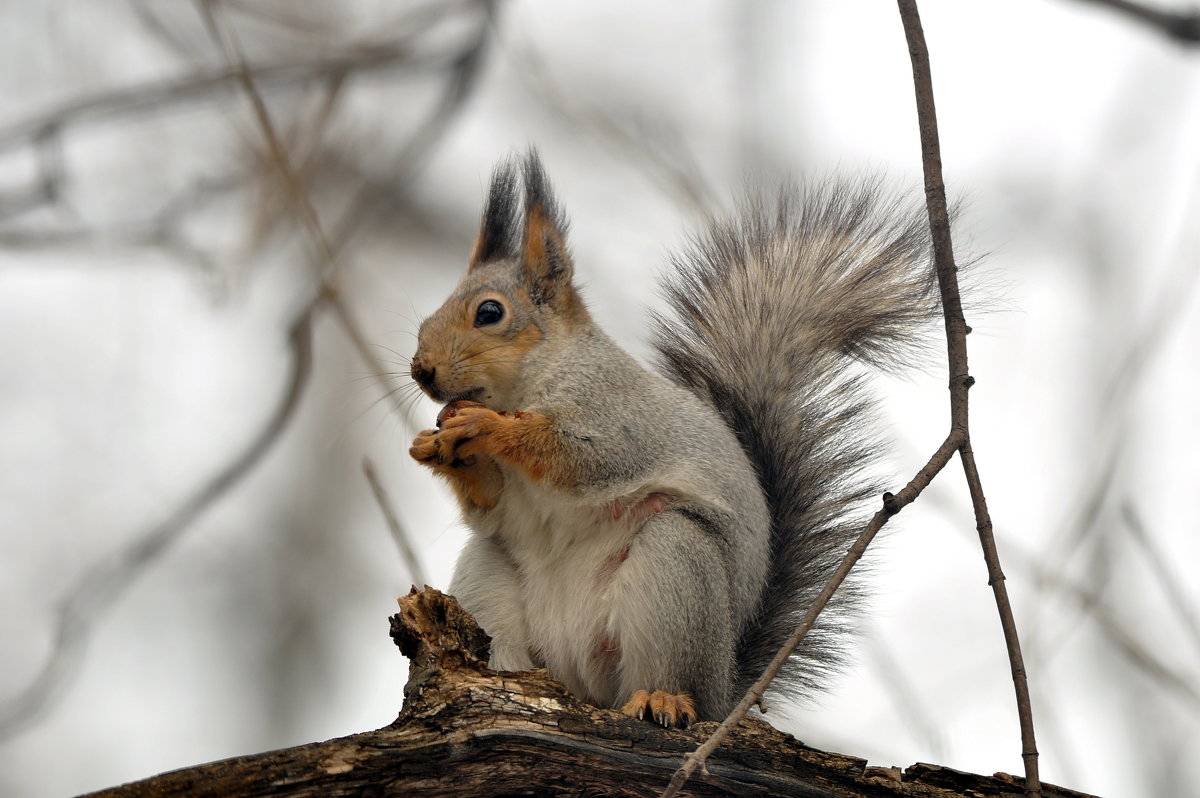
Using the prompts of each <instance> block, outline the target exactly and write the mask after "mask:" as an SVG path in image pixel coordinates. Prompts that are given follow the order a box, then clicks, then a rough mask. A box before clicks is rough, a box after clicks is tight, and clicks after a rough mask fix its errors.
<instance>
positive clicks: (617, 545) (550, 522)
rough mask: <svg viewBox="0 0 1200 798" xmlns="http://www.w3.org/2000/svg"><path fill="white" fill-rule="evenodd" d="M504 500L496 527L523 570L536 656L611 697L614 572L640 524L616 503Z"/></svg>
mask: <svg viewBox="0 0 1200 798" xmlns="http://www.w3.org/2000/svg"><path fill="white" fill-rule="evenodd" d="M506 499H507V501H504V502H502V503H501V504H500V505H499V506H497V507H496V508H495V509H496V510H499V511H500V513H499V514H497V516H496V517H495V518H494V519H493V522H494V523H496V524H497V528H496V529H494V530H493V533H494V534H498V535H499V536H500V537H501V539H502V540H504V542H505V547H506V549H507V550H508V552H509V554H510V556H511V557H512V558H513V561H514V564H515V565H516V566H517V570H518V573H519V575H520V582H521V593H522V596H521V598H522V604H523V609H524V612H525V623H526V627H527V629H528V632H529V637H530V643H531V647H532V649H533V650H532V651H531V654H532V655H533V656H534V658H535V660H539V661H541V662H542V663H544V664H545V666H546V667H547V668H549V669H550V672H551V673H552V674H553V675H554V676H555V677H556V678H558V679H561V680H562V681H564V682H565V683H566V684H567V686H568V688H569V689H571V690H573V691H574V692H576V693H577V694H579V695H583V696H586V697H588V698H590V699H591V700H593V701H597V702H600V703H609V702H610V701H611V700H612V698H613V696H612V695H610V694H611V693H613V692H614V691H615V677H614V673H613V671H614V669H615V665H616V649H615V642H614V640H613V636H612V633H611V631H610V629H611V625H612V624H611V621H612V614H613V612H614V610H615V608H616V607H617V606H618V605H620V603H621V601H622V597H621V596H619V595H614V589H615V586H614V584H613V581H614V580H613V576H614V575H615V574H616V572H617V570H618V569H619V568H620V567H621V565H622V564H623V563H624V561H625V559H626V558H627V557H628V553H629V546H630V543H631V541H632V540H633V537H634V536H635V535H636V533H637V527H638V526H639V525H638V524H633V523H629V522H628V521H629V520H631V519H626V518H625V517H622V516H623V514H619V513H617V512H616V511H614V510H613V509H612V507H611V506H610V505H601V506H598V507H597V506H588V505H586V504H584V503H582V502H571V501H567V500H564V499H561V498H559V499H554V500H549V501H547V500H546V499H545V497H536V500H535V497H523V496H520V495H519V494H510V495H508V496H507V497H506ZM520 499H526V501H520Z"/></svg>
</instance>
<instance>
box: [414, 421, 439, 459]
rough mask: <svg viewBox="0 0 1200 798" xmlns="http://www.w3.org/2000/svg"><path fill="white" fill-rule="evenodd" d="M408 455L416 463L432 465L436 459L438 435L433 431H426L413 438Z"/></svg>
mask: <svg viewBox="0 0 1200 798" xmlns="http://www.w3.org/2000/svg"><path fill="white" fill-rule="evenodd" d="M408 455H409V457H411V458H412V459H414V460H416V461H417V462H418V463H430V464H432V463H434V462H436V461H437V457H438V433H437V430H435V429H427V430H423V431H422V432H420V433H418V434H417V437H415V438H413V442H412V446H410V447H409V449H408Z"/></svg>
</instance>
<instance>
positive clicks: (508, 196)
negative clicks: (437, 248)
mask: <svg viewBox="0 0 1200 798" xmlns="http://www.w3.org/2000/svg"><path fill="white" fill-rule="evenodd" d="M517 236H518V231H517V164H516V163H514V162H513V161H512V159H509V160H506V161H504V162H502V163H501V164H500V165H498V166H497V167H496V171H494V172H492V185H491V187H490V188H489V189H488V197H487V204H486V205H485V206H484V208H483V219H482V220H481V221H480V223H479V238H477V239H476V240H475V249H474V250H473V251H472V252H471V260H470V261H469V262H468V265H467V270H468V271H470V270H471V269H474V268H476V267H477V266H479V265H481V264H483V263H487V262H489V261H493V260H499V259H501V258H515V257H516V256H517V246H518V238H517Z"/></svg>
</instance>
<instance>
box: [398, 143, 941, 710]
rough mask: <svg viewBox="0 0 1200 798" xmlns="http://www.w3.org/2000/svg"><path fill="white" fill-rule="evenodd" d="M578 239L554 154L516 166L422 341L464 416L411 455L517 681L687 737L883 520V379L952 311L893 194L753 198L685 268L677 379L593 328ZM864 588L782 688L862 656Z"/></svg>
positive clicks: (479, 613)
mask: <svg viewBox="0 0 1200 798" xmlns="http://www.w3.org/2000/svg"><path fill="white" fill-rule="evenodd" d="M522 185H523V195H524V202H523V205H522V203H521V195H522ZM566 232H567V223H566V219H565V217H564V215H563V213H562V212H561V210H560V209H559V206H558V204H557V202H556V201H555V199H554V196H553V194H552V192H551V189H550V186H549V184H548V182H547V179H546V176H545V173H544V171H543V167H542V165H541V161H540V160H539V158H538V156H537V154H536V152H534V151H532V150H531V151H530V152H529V153H528V154H527V155H526V156H524V157H523V158H519V159H509V160H507V161H505V162H502V163H501V164H500V165H499V166H498V167H497V168H496V171H495V173H494V175H493V177H492V182H491V186H490V189H489V192H488V196H487V202H486V205H485V208H484V211H483V217H482V223H481V229H480V232H479V237H478V239H477V242H476V244H475V247H474V251H473V252H472V254H471V256H470V260H469V264H468V267H467V274H466V276H465V277H464V278H463V280H462V281H461V283H460V284H459V285H458V287H457V289H455V291H454V293H453V294H452V295H451V297H450V298H449V299H448V300H447V301H446V302H445V304H444V305H442V307H441V308H439V309H438V310H437V311H436V312H435V313H434V314H433V315H432V316H429V317H428V318H426V319H425V320H424V321H423V323H422V324H421V327H420V333H419V337H418V345H417V351H416V354H415V356H414V357H413V360H412V365H411V373H412V376H413V378H414V380H415V381H416V382H417V383H418V384H419V385H420V387H421V388H422V389H423V390H424V391H425V393H426V394H428V395H429V396H430V397H431V398H433V399H434V400H435V401H438V402H442V403H445V407H444V409H443V410H442V412H441V414H440V415H439V419H438V420H439V427H438V429H433V430H426V431H424V432H422V433H420V434H419V435H418V436H417V437H416V439H415V440H414V441H413V445H412V448H411V449H410V454H411V456H412V457H413V458H414V459H416V460H417V461H418V462H420V463H422V464H425V465H427V466H429V467H430V468H432V469H433V471H434V472H435V473H437V474H439V475H440V476H442V477H444V478H446V479H447V480H448V481H449V483H450V485H451V487H452V488H453V489H454V492H455V494H456V497H457V499H458V501H459V503H460V505H461V507H462V512H463V515H464V518H465V520H466V522H467V524H468V525H469V526H470V528H471V531H472V535H471V537H470V539H469V542H468V543H467V544H466V547H465V549H464V550H463V552H462V554H461V556H460V558H459V560H458V563H457V566H456V568H455V572H454V577H453V580H452V583H451V586H450V592H451V593H453V594H454V595H455V596H456V597H457V598H458V600H459V601H460V602H461V603H462V605H463V606H464V607H466V609H467V610H469V611H470V612H471V613H472V614H473V615H474V616H475V618H476V619H477V620H478V622H479V624H480V625H481V626H482V627H483V629H484V630H485V631H486V632H487V633H488V634H489V635H490V636H491V638H492V649H491V651H492V654H491V664H492V666H493V667H494V668H497V669H500V670H519V669H526V668H532V667H545V668H547V669H548V670H549V673H550V675H551V676H553V677H554V678H556V679H558V680H560V681H562V682H563V683H565V684H566V686H567V688H568V689H569V690H570V691H571V692H572V693H573V694H574V695H576V696H578V697H580V698H582V699H584V700H587V701H589V702H592V703H594V704H597V705H600V706H605V707H613V708H621V709H622V710H623V711H624V712H625V713H626V714H629V715H633V716H635V717H639V718H644V717H647V716H648V717H650V718H652V719H653V720H655V721H656V722H658V723H660V724H662V725H664V726H668V727H673V726H686V725H688V724H689V723H691V722H693V721H694V720H696V719H698V718H699V719H704V720H709V719H720V718H722V717H723V716H724V715H725V714H726V713H727V712H728V711H729V710H730V709H731V708H732V706H733V704H734V703H735V702H736V701H737V700H738V698H740V696H741V695H742V694H744V692H745V691H746V689H747V688H748V687H749V685H750V684H751V683H752V682H753V681H754V680H755V679H756V678H757V677H758V676H759V674H760V673H761V672H762V670H763V668H764V667H765V666H766V664H767V663H768V662H769V661H770V659H771V657H772V656H773V655H774V654H775V652H776V651H777V650H778V648H779V646H780V645H781V644H782V643H783V641H784V639H786V637H787V636H788V635H789V634H790V633H791V632H792V631H793V630H794V628H795V626H796V625H797V623H798V621H799V619H800V617H801V616H802V615H803V613H804V611H805V610H806V609H807V607H808V606H809V605H810V603H811V602H812V600H813V598H814V597H815V596H816V594H817V593H818V592H819V591H820V590H821V588H822V587H823V586H824V584H825V582H826V581H827V579H828V577H829V575H830V573H832V571H833V570H834V568H835V567H836V566H837V563H838V561H839V560H840V559H841V557H842V555H843V554H844V553H845V551H846V549H847V548H848V546H849V544H850V542H851V541H852V540H853V539H854V537H855V536H856V535H857V533H858V531H859V529H860V528H861V525H862V522H863V521H864V520H865V519H861V518H853V517H851V516H852V515H853V511H854V510H856V509H859V508H861V507H862V502H863V501H864V500H865V499H866V498H867V497H869V496H870V495H872V494H873V493H874V492H875V491H876V487H875V486H874V485H873V484H872V482H871V479H870V478H869V477H868V476H866V474H867V472H868V471H869V470H870V468H869V466H870V464H871V462H872V457H874V456H875V454H876V448H877V447H876V445H875V443H874V436H873V435H872V433H871V431H870V430H869V429H868V428H867V427H868V424H869V421H870V418H871V413H870V410H871V404H872V403H871V401H870V399H869V397H868V396H867V394H866V393H865V391H864V386H863V382H862V380H863V376H864V375H863V371H864V369H863V368H861V366H862V365H863V364H866V365H870V366H876V367H880V368H884V369H895V368H897V367H899V366H900V365H903V362H904V358H905V356H906V355H908V354H911V353H912V351H913V349H914V347H919V345H920V344H919V342H920V341H921V337H922V336H921V333H920V330H919V327H921V326H922V325H924V324H925V323H926V322H928V321H930V320H931V319H933V318H935V317H937V316H938V315H939V308H938V301H937V297H936V285H935V282H934V278H933V273H932V269H931V268H930V257H929V248H928V232H927V228H925V227H924V223H923V217H922V216H921V214H920V213H919V211H918V210H917V209H916V208H915V207H914V208H909V207H906V206H904V205H903V204H901V203H899V202H895V201H888V200H885V199H882V198H881V192H880V191H879V190H878V186H877V185H876V184H874V183H870V182H862V181H859V182H848V183H847V182H841V183H839V182H837V181H826V182H825V183H822V184H820V185H816V186H809V187H806V188H804V189H800V188H798V187H792V188H785V189H782V190H781V191H780V192H779V193H778V194H777V195H775V196H765V197H764V196H755V195H752V196H751V197H750V199H749V200H748V201H746V202H745V203H744V204H743V206H742V207H741V209H740V210H739V211H738V212H736V213H735V214H734V215H733V216H732V217H731V218H729V219H728V220H725V221H714V222H712V223H711V227H710V229H709V230H708V231H707V233H706V234H705V235H704V236H702V237H699V238H697V239H696V240H694V242H693V243H692V245H691V247H690V250H689V251H687V252H685V253H683V254H681V255H679V256H677V257H675V258H674V259H673V262H672V267H673V268H672V269H671V271H670V273H669V275H668V276H667V278H666V279H665V285H664V292H665V296H666V299H667V301H668V304H669V306H670V307H671V315H670V316H659V317H656V319H655V339H654V343H655V347H656V349H657V356H658V360H659V363H658V369H657V370H651V369H649V368H647V367H646V366H644V365H642V364H641V363H639V362H638V361H637V360H635V359H634V358H633V357H632V356H631V355H629V354H628V353H627V352H625V351H624V350H623V349H622V348H621V347H620V346H618V345H617V344H616V343H615V342H614V341H613V340H612V339H611V338H610V337H609V336H608V335H607V334H606V333H605V332H604V331H603V330H602V329H601V328H600V327H599V326H598V325H597V324H596V322H595V321H593V320H592V317H591V315H590V313H589V312H588V310H587V308H586V307H585V305H584V302H583V300H582V298H581V297H580V295H579V292H578V291H577V289H576V287H575V285H574V282H573V274H574V263H573V259H572V257H571V254H570V252H569V251H568V247H567V243H566ZM845 587H847V588H849V589H848V590H843V591H839V594H838V596H836V597H835V600H834V601H833V602H832V603H831V605H830V606H829V608H827V610H826V612H824V613H823V614H822V615H821V616H820V618H819V619H818V622H817V624H816V626H815V627H814V628H813V630H812V632H811V633H810V634H809V635H808V637H807V638H806V639H805V641H804V642H803V643H802V644H801V646H800V647H799V648H798V649H797V651H796V653H795V654H794V655H793V656H792V657H791V659H790V660H789V663H788V666H787V667H786V668H785V669H784V671H783V673H782V674H781V675H780V678H779V679H777V680H776V682H775V684H774V687H773V689H775V690H781V691H783V692H785V693H793V694H794V693H809V692H812V691H813V690H815V689H818V688H819V687H820V686H821V685H822V683H823V681H824V680H825V678H826V677H827V676H828V675H829V673H830V672H831V671H832V670H833V669H835V668H836V667H837V666H838V665H839V663H840V661H841V659H842V656H843V652H842V640H843V638H844V632H845V631H846V628H847V626H848V623H849V620H850V619H851V618H852V614H853V610H854V608H855V606H856V604H857V600H858V595H857V593H856V590H855V588H854V585H853V584H848V585H847V586H845Z"/></svg>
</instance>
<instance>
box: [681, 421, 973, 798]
mask: <svg viewBox="0 0 1200 798" xmlns="http://www.w3.org/2000/svg"><path fill="white" fill-rule="evenodd" d="M960 442H961V436H960V435H958V434H955V433H952V434H951V435H950V436H949V437H947V438H946V440H945V441H944V442H943V443H942V445H941V446H940V447H939V448H938V450H937V451H936V452H934V453H933V456H932V457H930V458H929V462H927V463H926V464H925V465H924V467H922V468H921V470H920V471H918V472H917V474H916V476H914V477H913V478H912V480H911V481H910V482H909V483H908V484H907V485H905V486H904V489H903V490H901V491H900V492H899V493H896V494H894V495H893V494H891V493H885V494H884V495H883V507H881V508H880V509H879V510H878V511H876V513H875V515H874V516H872V518H871V520H870V522H869V523H868V524H867V525H866V527H865V528H864V529H863V531H862V532H861V533H860V534H859V536H858V539H857V540H855V541H854V544H853V545H852V546H851V547H850V549H849V551H847V552H846V556H845V557H843V558H842V561H841V562H840V563H839V564H838V567H837V570H836V571H834V572H833V575H832V576H830V577H829V581H828V582H827V583H826V585H825V587H824V588H822V590H821V592H820V593H819V594H817V597H816V599H814V600H813V603H812V606H810V607H809V608H808V611H807V612H806V613H805V614H804V617H803V618H802V619H801V620H800V625H799V626H798V627H797V628H796V631H794V632H792V635H791V636H790V637H789V638H788V639H787V640H786V641H785V642H784V644H783V646H782V647H780V649H779V651H778V652H776V654H775V657H774V658H773V659H772V660H771V662H770V664H768V665H767V667H766V669H765V670H764V671H763V673H762V675H761V676H759V677H758V680H757V681H755V682H754V684H753V685H751V686H750V689H749V690H748V691H747V692H746V695H744V696H742V700H741V701H739V702H738V704H737V706H736V707H734V708H733V711H732V712H730V713H729V715H728V716H726V718H725V720H723V721H721V725H720V726H718V727H717V729H716V731H714V732H713V733H712V735H710V736H709V738H708V739H707V740H705V741H704V742H703V743H701V744H700V746H699V747H698V748H696V750H695V751H692V752H691V753H690V754H688V755H687V756H685V757H684V758H683V763H682V764H681V765H680V766H679V769H678V770H676V771H675V773H674V775H672V776H671V781H670V783H669V784H668V785H667V788H666V789H665V790H663V793H662V798H673V796H674V795H675V794H677V793H678V792H679V790H680V789H681V788H682V787H683V785H684V784H685V783H686V782H687V780H688V779H689V778H691V775H692V774H693V773H695V772H696V769H697V768H704V763H705V762H706V761H707V760H708V757H709V756H710V755H711V754H712V752H713V751H715V750H717V747H718V746H719V745H720V744H721V743H722V742H724V741H725V738H726V737H728V736H729V733H730V732H731V731H733V729H734V728H735V727H736V726H737V725H738V724H739V723H741V722H742V719H743V718H744V717H746V713H748V712H749V711H750V708H751V707H753V706H754V705H755V704H761V703H762V697H763V693H765V692H766V690H767V687H768V685H770V684H771V681H772V680H773V679H774V678H775V676H776V675H777V674H778V673H779V670H780V669H781V668H782V667H783V665H784V663H785V662H787V660H788V657H790V656H791V655H792V652H793V651H795V650H796V646H798V645H800V641H801V640H803V639H804V636H805V635H807V634H808V631H809V630H810V629H812V626H813V623H815V622H816V620H817V616H818V615H820V614H821V611H822V610H823V609H825V605H826V604H828V603H829V600H830V599H831V598H833V594H834V593H835V592H836V591H837V589H838V588H839V587H840V586H841V584H842V582H844V581H845V580H846V577H847V576H848V575H849V574H850V570H851V569H852V568H853V567H854V564H855V563H857V562H858V561H859V559H860V558H861V557H862V555H863V553H864V552H865V551H866V550H867V546H869V545H871V541H872V540H874V538H875V535H876V534H878V533H879V530H880V529H882V528H883V525H884V524H886V523H887V521H888V519H889V518H891V517H892V516H893V515H895V514H896V513H898V512H900V511H901V510H902V509H904V508H905V507H906V506H908V505H909V504H911V503H912V502H913V501H914V500H915V499H916V498H917V497H918V496H920V495H921V492H922V491H923V490H925V488H927V487H928V486H929V483H930V482H932V481H933V478H934V477H935V476H937V474H938V473H939V472H940V471H941V470H942V469H943V468H945V467H946V463H948V462H950V458H951V457H953V456H954V453H955V452H956V451H957V450H958V447H959V445H960ZM705 772H707V771H705Z"/></svg>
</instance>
